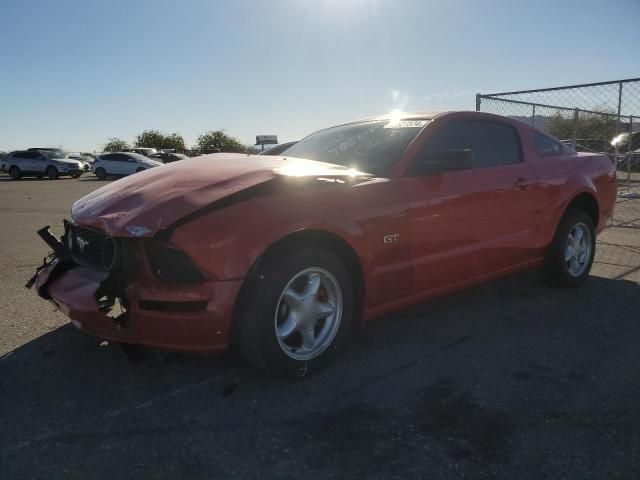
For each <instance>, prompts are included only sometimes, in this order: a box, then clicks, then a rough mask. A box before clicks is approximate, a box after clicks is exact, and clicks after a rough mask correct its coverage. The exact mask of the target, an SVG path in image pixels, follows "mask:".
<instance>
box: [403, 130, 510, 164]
mask: <svg viewBox="0 0 640 480" xmlns="http://www.w3.org/2000/svg"><path fill="white" fill-rule="evenodd" d="M417 160H418V161H419V162H421V167H419V168H418V171H419V170H424V171H429V170H433V169H431V168H429V163H430V162H432V163H434V164H437V165H438V168H436V169H435V170H440V171H446V170H459V169H464V168H487V167H496V166H501V165H510V164H514V163H520V162H522V148H521V145H520V137H519V136H518V132H517V131H516V129H515V128H513V127H512V126H510V125H506V124H503V123H499V122H493V121H486V120H461V121H453V122H450V123H447V124H445V125H443V126H442V127H440V128H439V129H438V130H436V131H435V132H434V134H433V135H432V136H431V138H429V140H428V141H427V144H426V146H425V148H424V149H423V152H422V153H421V154H419V155H418V159H417ZM448 164H449V165H450V167H451V168H448V166H447V165H448ZM414 172H415V169H414Z"/></svg>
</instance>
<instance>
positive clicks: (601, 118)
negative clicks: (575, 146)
mask: <svg viewBox="0 0 640 480" xmlns="http://www.w3.org/2000/svg"><path fill="white" fill-rule="evenodd" d="M598 110H600V109H598ZM546 130H547V132H548V133H550V134H551V135H553V136H554V137H556V138H559V139H561V140H569V139H573V135H574V131H575V136H576V139H589V140H598V141H600V140H601V141H602V142H603V145H606V144H607V143H608V142H609V141H611V139H612V138H613V136H614V135H615V131H616V116H615V115H613V112H611V111H610V110H608V109H606V108H603V109H602V114H598V113H587V112H578V121H577V122H574V113H573V112H570V111H563V112H560V111H557V112H556V113H555V115H553V116H552V117H550V118H549V120H548V122H547V125H546Z"/></svg>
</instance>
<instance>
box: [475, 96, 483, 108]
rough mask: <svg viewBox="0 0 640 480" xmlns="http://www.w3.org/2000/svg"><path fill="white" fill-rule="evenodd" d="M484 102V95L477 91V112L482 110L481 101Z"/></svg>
mask: <svg viewBox="0 0 640 480" xmlns="http://www.w3.org/2000/svg"><path fill="white" fill-rule="evenodd" d="M481 102H482V95H480V94H479V93H476V112H479V111H480V103H481Z"/></svg>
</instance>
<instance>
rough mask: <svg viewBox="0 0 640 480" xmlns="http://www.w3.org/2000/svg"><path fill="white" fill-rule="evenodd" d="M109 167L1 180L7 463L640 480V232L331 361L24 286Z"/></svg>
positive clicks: (122, 470)
mask: <svg viewBox="0 0 640 480" xmlns="http://www.w3.org/2000/svg"><path fill="white" fill-rule="evenodd" d="M104 183H105V182H101V181H97V180H94V179H93V178H91V177H82V178H80V179H78V180H71V179H61V180H57V181H49V180H22V181H18V182H14V181H10V180H8V178H7V177H4V176H2V177H0V225H1V226H0V249H1V251H2V254H1V255H0V272H1V275H0V292H2V295H1V296H0V355H1V357H0V478H3V479H21V478H28V479H34V478H47V479H57V478H60V479H76V478H77V479H93V478H119V479H125V478H136V479H147V478H149V479H164V478H171V479H176V478H189V479H200V478H207V479H212V478H225V479H226V478H240V479H244V478H283V479H288V478H292V479H294V478H295V479H300V478H303V477H304V478H314V479H323V478H349V479H351V478H354V479H355V478H373V479H376V478H379V479H388V478H402V479H412V478H425V479H439V478H447V479H448V478H496V477H499V478H509V479H516V478H517V479H528V478H531V479H541V478H576V479H591V478H593V479H596V478H597V479H602V478H607V479H610V478H620V479H627V478H628V479H637V478H640V407H639V405H640V403H639V401H640V348H639V347H638V339H639V338H640V274H639V271H640V231H638V230H637V229H634V228H617V229H610V230H608V231H607V232H605V234H603V235H602V236H601V238H600V242H599V245H598V253H597V257H596V264H595V266H594V270H593V275H592V276H591V277H590V278H589V280H588V281H587V282H586V283H585V284H584V285H583V286H582V287H580V288H577V289H573V290H558V289H553V288H549V287H546V286H545V285H543V284H542V283H541V281H540V280H539V279H538V277H537V275H536V274H535V273H533V272H532V273H525V274H521V275H517V276H514V277H511V278H507V279H504V280H501V281H498V282H494V283H491V284H488V285H484V286H482V287H478V288H474V289H471V290H467V291H465V292H462V293H459V294H457V295H453V296H450V297H447V298H444V299H440V300H437V301H433V302H429V303H426V304H423V305H419V306H417V307H414V308H411V309H407V310H403V311H401V312H398V313H395V314H393V315H387V316H385V317H383V318H380V319H378V320H375V321H373V322H372V323H370V324H368V325H367V326H365V328H363V330H362V331H361V332H360V334H359V335H358V336H357V337H355V338H354V339H353V341H352V342H351V343H350V345H349V347H348V348H347V349H346V350H345V351H344V352H343V353H342V355H340V356H339V357H338V358H336V359H335V361H334V362H333V363H331V364H330V365H329V366H328V368H326V369H325V370H323V371H322V372H320V373H319V374H317V375H314V376H312V377H309V378H306V379H304V380H303V381H300V382H285V381H281V380H276V379H273V378H270V377H268V376H266V375H264V374H262V373H261V372H259V371H256V370H254V369H253V368H252V367H250V366H248V365H246V364H245V363H244V362H243V361H242V360H241V359H239V358H237V357H236V356H234V355H233V354H229V355H225V356H222V357H214V356H190V355H182V354H174V353H164V352H150V353H149V354H148V355H146V356H144V357H143V358H136V359H135V361H134V360H132V359H130V358H129V357H127V355H126V354H125V353H124V352H123V350H122V349H121V348H120V347H118V346H117V345H113V344H109V343H106V342H102V341H101V340H100V339H97V338H93V337H91V336H89V335H86V334H84V333H81V332H79V331H76V330H75V329H74V328H73V327H72V326H70V325H69V323H68V322H67V321H66V319H65V317H64V316H63V315H62V314H60V313H59V312H55V311H54V309H53V307H52V306H51V305H50V304H49V303H47V302H45V301H44V300H41V299H39V298H38V297H37V296H36V295H35V293H34V292H33V291H28V290H26V289H24V287H23V285H24V283H25V282H26V280H27V279H28V278H29V276H30V275H31V274H32V272H33V270H34V269H35V267H36V266H37V265H38V264H39V263H41V261H42V257H44V255H46V253H47V247H46V246H45V245H44V243H43V242H42V241H41V240H40V239H39V238H37V236H36V234H35V231H36V230H37V229H38V228H40V227H42V226H44V225H51V226H52V227H54V230H55V229H57V231H60V230H61V222H62V219H63V218H65V217H66V216H68V214H69V209H70V206H71V204H72V202H73V201H74V200H75V199H77V198H79V197H81V196H82V195H84V194H86V193H88V192H90V191H92V190H94V189H95V188H97V187H99V186H101V185H103V184H104Z"/></svg>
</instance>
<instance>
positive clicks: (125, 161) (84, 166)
mask: <svg viewBox="0 0 640 480" xmlns="http://www.w3.org/2000/svg"><path fill="white" fill-rule="evenodd" d="M295 143H296V142H289V143H285V144H280V145H276V146H275V147H272V148H270V149H268V150H265V151H264V152H261V155H280V154H282V153H283V152H284V151H285V150H286V149H287V148H289V147H291V146H292V145H293V144H295ZM217 151H219V150H217ZM186 158H189V157H187V155H184V154H181V153H177V152H175V151H172V150H157V149H155V148H145V147H138V148H132V149H130V150H128V151H125V152H112V153H103V154H99V155H94V154H91V153H70V152H65V151H63V150H62V149H60V148H39V147H33V148H28V149H26V150H16V151H13V152H10V153H7V154H3V153H2V152H0V171H2V172H4V173H8V174H9V175H11V177H12V178H13V179H15V180H18V179H20V178H22V177H38V178H43V177H47V178H50V179H56V178H59V177H64V176H69V177H72V178H78V177H80V176H81V175H82V174H83V173H88V172H92V173H93V174H94V175H95V176H96V177H98V178H99V179H101V180H104V179H106V178H107V177H110V176H124V175H131V174H133V173H137V172H141V171H143V170H147V169H149V168H153V167H158V166H160V165H163V164H165V163H171V162H177V161H180V160H184V159H186Z"/></svg>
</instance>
